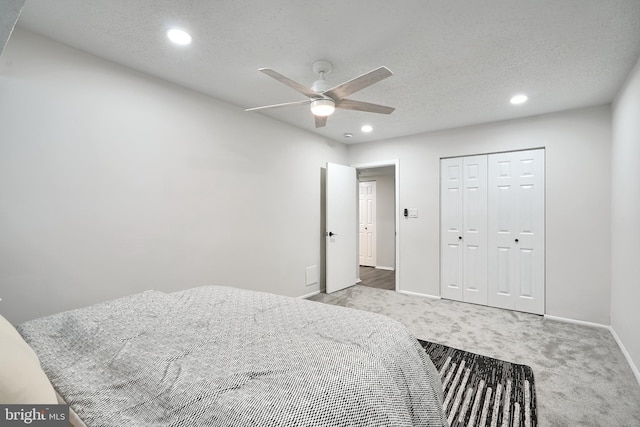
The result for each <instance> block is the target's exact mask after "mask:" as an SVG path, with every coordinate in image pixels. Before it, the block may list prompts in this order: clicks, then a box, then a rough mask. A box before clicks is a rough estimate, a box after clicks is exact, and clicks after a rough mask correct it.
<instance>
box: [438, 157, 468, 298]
mask: <svg viewBox="0 0 640 427" xmlns="http://www.w3.org/2000/svg"><path fill="white" fill-rule="evenodd" d="M440 185H441V188H440V294H441V296H442V298H448V299H454V300H458V301H462V279H463V276H462V274H463V264H462V262H463V253H462V250H463V242H462V233H463V230H462V227H463V221H462V215H463V211H462V209H463V206H462V192H463V187H462V159H459V158H455V159H442V160H441V161H440Z"/></svg>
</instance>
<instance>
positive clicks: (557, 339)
mask: <svg viewBox="0 0 640 427" xmlns="http://www.w3.org/2000/svg"><path fill="white" fill-rule="evenodd" d="M310 299H311V300H314V301H319V302H324V303H328V304H334V305H341V306H345V307H352V308H356V309H360V310H365V311H372V312H375V313H381V314H385V315H387V316H389V317H392V318H394V319H396V320H398V321H400V322H402V323H404V324H405V325H406V326H407V327H408V328H409V330H410V331H411V332H412V333H413V335H414V336H415V337H416V338H420V339H423V340H428V341H433V342H437V343H440V344H444V345H448V346H450V347H455V348H459V349H461V350H466V351H470V352H474V353H478V354H482V355H485V356H489V357H493V358H496V359H502V360H506V361H508V362H513V363H519V364H524V365H529V366H530V367H531V368H532V369H533V374H534V378H535V385H536V393H537V405H538V422H539V425H540V426H541V427H544V426H554V427H555V426H598V427H601V426H607V427H613V426H625V427H626V426H629V427H630V426H640V386H639V385H638V383H637V381H636V379H635V376H634V375H633V372H632V371H631V368H630V366H629V364H628V363H627V361H626V359H625V358H624V355H623V354H622V352H621V351H620V348H619V347H618V345H617V344H616V342H615V340H614V338H613V336H612V335H611V333H610V332H609V331H608V330H606V329H603V328H591V327H588V326H582V325H576V324H571V323H565V322H559V321H555V320H548V319H544V318H543V317H541V316H536V315H532V314H526V313H519V312H515V311H509V310H501V309H497V308H492V307H484V306H479V305H474V304H465V303H460V302H456V301H449V300H437V299H430V298H421V297H415V296H408V295H403V294H400V293H396V292H394V291H387V290H382V289H375V288H368V287H365V286H357V285H356V286H352V287H351V288H348V289H345V290H342V291H339V292H335V293H333V294H329V295H327V294H324V293H321V294H319V295H316V296H313V297H311V298H310Z"/></svg>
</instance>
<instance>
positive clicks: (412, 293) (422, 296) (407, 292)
mask: <svg viewBox="0 0 640 427" xmlns="http://www.w3.org/2000/svg"><path fill="white" fill-rule="evenodd" d="M398 293H399V294H405V295H409V296H412V297H421V298H431V299H441V298H440V297H439V296H436V295H429V294H421V293H418V292H411V291H403V290H398Z"/></svg>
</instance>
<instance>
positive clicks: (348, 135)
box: [344, 132, 353, 138]
mask: <svg viewBox="0 0 640 427" xmlns="http://www.w3.org/2000/svg"><path fill="white" fill-rule="evenodd" d="M344 137H345V138H353V134H352V133H351V132H347V133H345V134H344Z"/></svg>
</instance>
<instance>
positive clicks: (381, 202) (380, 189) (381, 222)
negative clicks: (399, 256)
mask: <svg viewBox="0 0 640 427" xmlns="http://www.w3.org/2000/svg"><path fill="white" fill-rule="evenodd" d="M360 181H361V182H364V181H375V182H376V267H382V268H388V269H395V267H396V221H395V212H396V199H395V192H396V191H395V190H396V188H395V185H396V184H395V177H394V176H393V175H372V176H367V177H366V178H361V179H360Z"/></svg>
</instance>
